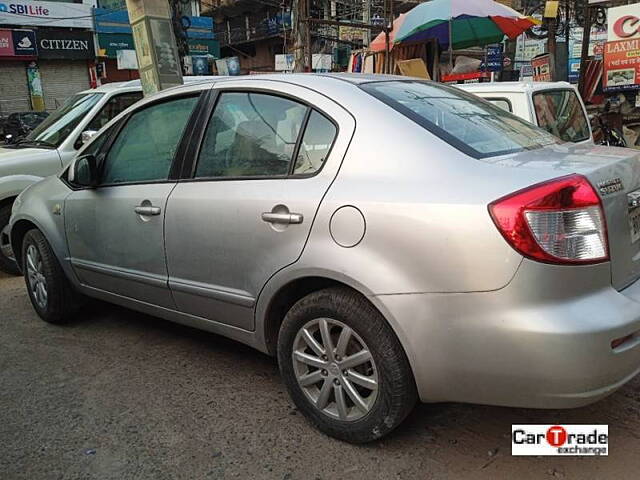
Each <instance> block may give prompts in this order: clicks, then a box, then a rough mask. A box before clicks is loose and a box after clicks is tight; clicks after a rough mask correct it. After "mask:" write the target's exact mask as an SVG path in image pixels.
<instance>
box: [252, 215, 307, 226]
mask: <svg viewBox="0 0 640 480" xmlns="http://www.w3.org/2000/svg"><path fill="white" fill-rule="evenodd" d="M262 220H264V221H265V222H268V223H278V224H281V225H290V224H298V223H302V220H304V217H303V216H302V214H301V213H273V212H264V213H263V214H262Z"/></svg>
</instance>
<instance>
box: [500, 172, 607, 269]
mask: <svg viewBox="0 0 640 480" xmlns="http://www.w3.org/2000/svg"><path fill="white" fill-rule="evenodd" d="M489 213H490V214H491V218H493V221H494V223H495V224H496V226H497V227H498V229H499V230H500V233H502V235H503V236H504V238H505V239H506V240H507V242H509V244H510V245H511V246H512V247H513V248H515V249H516V250H517V251H519V252H520V253H522V254H523V255H524V256H526V257H529V258H533V259H534V260H539V261H543V262H549V263H599V262H603V261H606V260H608V259H609V253H608V245H607V229H606V224H605V217H604V211H603V209H602V203H601V201H600V197H598V194H597V193H596V191H595V190H594V189H593V187H592V186H591V184H590V183H589V181H588V180H587V179H586V178H584V177H583V176H582V175H569V176H567V177H561V178H557V179H554V180H550V181H548V182H544V183H540V184H538V185H534V186H532V187H529V188H526V189H524V190H520V191H518V192H515V193H513V194H511V195H507V196H506V197H503V198H501V199H499V200H496V201H495V202H493V203H491V204H490V205H489Z"/></svg>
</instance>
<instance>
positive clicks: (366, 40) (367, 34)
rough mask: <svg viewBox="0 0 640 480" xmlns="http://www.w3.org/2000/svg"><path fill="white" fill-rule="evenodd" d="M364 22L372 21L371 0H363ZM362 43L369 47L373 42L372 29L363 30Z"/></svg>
mask: <svg viewBox="0 0 640 480" xmlns="http://www.w3.org/2000/svg"><path fill="white" fill-rule="evenodd" d="M362 23H365V24H367V25H369V24H370V23H371V0H362ZM362 43H363V45H364V46H365V47H368V46H369V44H370V43H371V30H363V31H362Z"/></svg>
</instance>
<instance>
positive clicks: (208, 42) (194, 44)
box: [187, 38, 220, 58]
mask: <svg viewBox="0 0 640 480" xmlns="http://www.w3.org/2000/svg"><path fill="white" fill-rule="evenodd" d="M187 45H188V46H189V55H211V56H212V57H215V58H220V43H219V42H218V41H217V40H212V39H210V38H188V39H187Z"/></svg>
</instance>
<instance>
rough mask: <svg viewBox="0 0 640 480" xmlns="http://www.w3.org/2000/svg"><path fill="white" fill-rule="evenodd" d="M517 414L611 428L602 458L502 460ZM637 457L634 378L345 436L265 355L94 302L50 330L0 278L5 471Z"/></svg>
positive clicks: (532, 466)
mask: <svg viewBox="0 0 640 480" xmlns="http://www.w3.org/2000/svg"><path fill="white" fill-rule="evenodd" d="M497 354H499V352H497ZM505 368H508V365H505ZM549 374H550V375H552V374H553V372H549ZM451 381H452V382H455V381H456V379H455V378H452V379H451ZM514 423H522V424H527V423H542V424H547V423H564V424H590V423H596V424H608V425H609V434H610V446H609V448H610V455H609V456H608V457H600V458H595V457H570V458H569V457H564V458H558V457H512V456H511V443H510V432H511V425H512V424H514ZM638 452H640V378H636V379H635V380H633V381H632V382H630V383H629V384H627V385H626V386H625V387H624V388H622V389H621V390H619V391H618V392H616V393H615V394H613V395H612V396H610V397H608V398H607V399H605V400H603V401H601V402H599V403H597V404H595V405H591V406H588V407H584V408H580V409H575V410H528V409H514V408H498V407H487V406H477V405H460V404H437V405H418V406H417V407H416V409H415V410H414V412H413V413H412V414H411V415H410V416H409V418H408V419H407V420H406V421H405V422H404V424H403V425H402V426H401V427H400V428H399V429H398V430H397V431H395V432H394V433H393V434H392V435H390V436H388V437H386V438H385V439H383V440H382V441H379V442H376V443H372V444H368V445H364V446H354V445H349V444H346V443H342V442H340V441H337V440H333V439H331V438H328V437H326V436H324V435H323V434H321V433H319V432H318V431H316V430H314V429H313V428H312V427H311V426H310V425H309V424H308V423H307V422H306V421H305V419H304V418H303V417H302V415H301V414H300V413H299V412H298V411H297V410H296V409H295V408H294V406H293V404H292V402H291V401H290V400H289V397H288V396H287V393H286V391H285V388H284V386H283V384H282V382H281V380H280V377H279V374H278V368H277V365H276V362H275V360H274V359H272V358H270V357H268V356H266V355H263V354H261V353H258V352H256V351H254V350H252V349H250V348H248V347H245V346H243V345H240V344H238V343H235V342H233V341H231V340H227V339H225V338H222V337H219V336H216V335H213V334H209V333H205V332H200V331H198V330H194V329H191V328H187V327H183V326H180V325H175V324H171V323H169V322H166V321H164V320H160V319H156V318H153V317H149V316H146V315H142V314H139V313H136V312H132V311H129V310H125V309H122V308H118V307H114V306H109V305H106V304H103V303H97V302H96V303H91V304H90V305H89V306H88V308H86V309H85V310H84V311H83V312H82V315H80V318H79V319H78V321H76V322H74V323H71V324H69V325H65V326H53V325H48V324H46V323H44V322H42V321H41V320H39V318H38V317H37V316H36V314H35V313H34V311H33V310H32V308H31V305H30V303H29V299H28V297H27V294H26V290H25V287H24V281H23V279H22V278H18V277H8V276H2V274H0V479H2V480H13V479H29V480H37V479H47V480H48V479H83V480H84V479H100V480H103V479H114V480H115V479H117V480H124V479H153V480H161V479H216V478H241V479H245V478H247V479H249V478H252V479H253V478H255V479H262V478H264V479H304V480H306V479H310V480H314V479H361V478H362V479H367V480H372V479H385V480H386V479H394V478H398V479H413V478H418V479H466V478H470V479H503V478H504V479H517V480H526V479H556V478H565V479H574V478H575V479H601V478H602V479H637V478H640V474H639V473H638V472H640V455H638Z"/></svg>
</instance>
